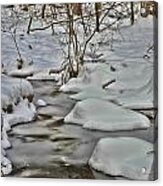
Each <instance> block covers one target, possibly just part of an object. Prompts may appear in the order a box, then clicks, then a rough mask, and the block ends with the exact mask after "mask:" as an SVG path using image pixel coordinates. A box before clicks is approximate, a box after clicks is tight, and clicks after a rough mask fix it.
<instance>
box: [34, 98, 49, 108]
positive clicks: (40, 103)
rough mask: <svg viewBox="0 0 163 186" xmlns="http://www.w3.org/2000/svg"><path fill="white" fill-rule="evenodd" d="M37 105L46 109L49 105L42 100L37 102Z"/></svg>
mask: <svg viewBox="0 0 163 186" xmlns="http://www.w3.org/2000/svg"><path fill="white" fill-rule="evenodd" d="M36 105H37V106H38V107H45V106H46V105H47V103H46V102H45V101H44V100H42V99H38V100H37V102H36Z"/></svg>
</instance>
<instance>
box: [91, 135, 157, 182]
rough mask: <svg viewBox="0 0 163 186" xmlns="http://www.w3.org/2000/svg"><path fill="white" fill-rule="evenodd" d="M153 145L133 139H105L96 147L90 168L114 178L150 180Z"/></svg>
mask: <svg viewBox="0 0 163 186" xmlns="http://www.w3.org/2000/svg"><path fill="white" fill-rule="evenodd" d="M153 159H154V154H153V144H151V143H148V142H146V141H144V140H140V139H138V138H133V137H118V138H103V139H101V140H100V141H99V142H98V143H97V146H96V147H95V150H94V152H93V154H92V156H91V158H90V160H89V164H90V166H92V167H93V168H94V169H96V170H98V171H102V172H104V173H105V174H110V175H112V176H124V177H127V178H129V179H134V180H149V175H150V173H151V169H152V164H153Z"/></svg>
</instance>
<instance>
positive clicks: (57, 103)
mask: <svg viewBox="0 0 163 186" xmlns="http://www.w3.org/2000/svg"><path fill="white" fill-rule="evenodd" d="M152 20H153V19H152V17H149V18H140V19H138V20H137V22H136V23H135V25H133V26H132V27H126V28H122V29H121V30H120V31H121V33H119V32H116V31H115V32H114V35H113V46H112V49H110V46H109V45H107V44H104V43H103V44H101V47H100V49H99V50H100V51H99V52H100V53H103V59H104V60H105V64H102V65H101V66H100V64H101V63H97V64H91V63H88V64H86V66H88V67H86V68H85V70H83V72H81V73H80V76H79V77H78V78H76V79H71V80H70V81H69V82H68V83H67V84H65V85H63V86H62V87H60V86H58V85H56V83H55V81H52V80H53V78H54V79H55V77H53V76H51V77H49V76H48V75H47V71H48V69H49V68H52V67H57V66H59V61H61V54H60V52H61V51H60V46H59V44H58V43H57V41H55V37H54V36H51V35H50V34H49V33H42V32H38V33H37V34H35V33H34V34H31V35H26V34H23V35H22V34H20V35H19V44H20V49H21V50H22V54H23V56H24V57H25V58H26V59H27V61H31V60H32V61H33V63H34V64H33V65H31V66H28V65H27V67H25V68H24V69H23V70H24V71H23V70H22V71H19V72H18V71H17V70H15V67H14V66H13V65H12V64H11V61H13V60H14V59H15V58H16V52H15V49H14V47H13V45H11V43H12V41H11V38H10V36H9V35H8V34H7V33H2V51H1V53H2V62H3V63H4V66H5V67H6V71H7V72H8V75H10V76H16V75H18V76H19V77H20V76H28V75H33V74H34V75H33V76H30V77H28V78H27V79H28V80H29V81H30V82H31V84H32V86H33V91H34V92H33V94H34V100H33V103H34V104H35V106H36V110H37V119H36V120H35V121H30V122H28V123H23V121H21V123H19V125H16V126H13V127H12V130H10V131H9V132H7V134H8V137H9V138H8V140H9V142H10V144H11V148H9V149H7V150H6V155H5V156H6V157H7V158H8V159H9V160H10V161H11V163H12V166H13V170H12V172H11V173H10V174H9V175H8V176H17V177H49V178H78V179H81V178H83V179H86V178H87V179H94V178H96V179H124V178H127V179H142V180H147V179H151V180H152V179H153V176H154V175H153V169H154V167H153V156H154V155H153V150H154V149H153V144H154V143H156V139H155V135H154V128H157V127H156V126H154V117H155V116H156V113H155V108H154V105H153V66H154V64H153V63H154V62H153V56H152V54H149V59H145V58H143V56H144V55H145V53H146V49H147V47H148V46H149V45H150V44H151V43H153V41H152V40H151V39H152V38H153V21H152ZM29 44H30V45H32V46H33V50H31V49H29V47H28V46H29ZM31 56H32V58H31ZM98 65H99V66H100V67H97V66H98ZM105 65H106V66H107V67H108V69H107V68H105ZM113 69H114V72H113ZM87 71H88V72H87ZM88 74H89V75H88ZM131 76H132V77H131ZM12 78H13V77H11V79H12ZM41 78H42V80H46V81H40V79H41ZM13 79H14V78H13ZM108 79H109V80H110V81H111V80H114V79H115V80H116V82H115V83H113V84H112V85H111V86H108V87H107V88H106V89H105V91H104V89H102V88H101V86H103V84H105V83H106V82H107V81H108ZM2 83H3V82H2ZM3 87H4V90H6V91H7V89H5V83H4V84H2V92H3ZM122 90H123V91H122ZM70 92H74V93H75V94H72V93H70ZM5 94H6V93H5V91H4V98H3V97H2V98H3V100H2V103H3V101H4V105H5V103H6V102H7V101H10V100H8V99H7V98H8V97H6V96H5ZM6 100H7V101H6ZM107 101H108V104H107ZM109 101H111V102H112V103H110V102H109ZM94 103H95V108H93V109H91V107H93V105H94ZM105 103H106V105H105ZM98 104H103V105H100V109H101V110H100V109H99V108H98ZM102 106H104V108H105V112H106V113H105V112H104V110H102V108H103V107H102ZM100 111H101V112H102V113H101V112H100ZM111 111H112V112H114V114H113V113H112V114H110V115H109V113H110V112H111ZM107 113H108V114H107ZM116 113H117V115H118V116H117V117H116ZM94 114H95V115H94ZM107 120H109V121H110V125H109V126H108V123H107ZM132 121H133V122H132ZM20 124H21V125H20ZM123 124H124V125H123ZM123 126H124V127H123ZM156 130H157V129H156ZM120 137H122V138H120ZM118 140H120V141H121V143H122V145H123V148H124V149H126V150H129V151H133V149H135V148H137V150H138V151H136V150H135V151H134V152H130V153H128V154H126V153H127V152H126V150H124V152H122V156H116V157H115V156H114V153H117V154H119V151H118V149H119V141H118ZM125 140H126V142H127V143H126V144H128V140H129V143H131V141H132V142H133V145H132V146H130V145H125V144H123V141H125ZM109 148H111V149H112V150H110V151H107V152H106V149H109ZM114 148H115V152H114V150H113V149H114ZM99 149H100V150H99ZM116 149H117V151H116ZM142 149H143V150H142ZM134 153H135V154H134ZM137 153H138V154H137ZM4 154H5V153H4ZM123 156H124V157H126V158H123ZM107 157H110V159H109V158H108V159H107ZM142 161H143V163H144V164H143V163H141V162H142ZM115 162H116V163H115ZM106 164H107V166H106ZM130 165H132V166H133V169H132V170H129V169H128V166H130ZM133 175H134V176H133Z"/></svg>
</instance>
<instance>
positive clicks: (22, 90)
mask: <svg viewBox="0 0 163 186" xmlns="http://www.w3.org/2000/svg"><path fill="white" fill-rule="evenodd" d="M33 94H34V92H33V87H32V85H31V84H30V82H28V81H27V80H25V79H18V78H11V77H8V76H5V75H1V107H2V108H4V109H6V108H7V106H8V105H13V104H15V103H17V102H18V100H19V99H20V98H22V97H27V98H28V97H29V96H31V95H33Z"/></svg>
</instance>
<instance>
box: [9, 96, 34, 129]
mask: <svg viewBox="0 0 163 186" xmlns="http://www.w3.org/2000/svg"><path fill="white" fill-rule="evenodd" d="M6 117H7V120H8V123H9V124H10V126H13V125H16V124H20V123H27V122H30V121H32V120H34V119H35V117H36V108H35V106H34V104H33V103H29V101H28V100H27V99H24V100H23V99H22V100H21V101H20V102H19V104H18V105H17V106H14V108H13V113H11V114H6Z"/></svg>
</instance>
